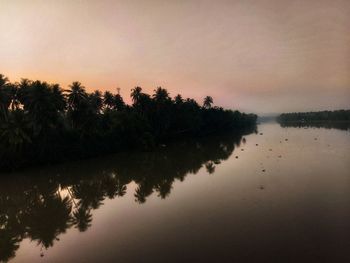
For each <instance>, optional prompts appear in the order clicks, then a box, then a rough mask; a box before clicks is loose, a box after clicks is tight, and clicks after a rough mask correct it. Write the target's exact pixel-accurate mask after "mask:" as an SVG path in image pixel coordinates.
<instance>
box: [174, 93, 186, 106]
mask: <svg viewBox="0 0 350 263" xmlns="http://www.w3.org/2000/svg"><path fill="white" fill-rule="evenodd" d="M174 102H175V104H177V105H178V104H182V103H183V102H184V100H183V98H182V96H181V95H180V94H177V95H176V96H175V98H174Z"/></svg>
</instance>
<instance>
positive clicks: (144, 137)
mask: <svg viewBox="0 0 350 263" xmlns="http://www.w3.org/2000/svg"><path fill="white" fill-rule="evenodd" d="M130 96H131V98H132V102H133V103H132V105H127V104H125V102H124V100H123V98H122V97H121V96H120V95H119V94H112V93H111V92H108V91H106V92H105V93H104V94H102V93H101V92H100V91H94V92H92V93H89V92H87V91H86V89H85V87H84V86H82V84H81V83H79V82H73V83H72V84H71V85H70V86H69V89H67V90H63V89H62V88H61V87H60V86H59V85H58V84H48V83H47V82H42V81H39V80H37V81H31V80H28V79H22V80H21V82H20V83H11V82H9V81H8V79H7V78H6V77H5V76H3V75H1V74H0V169H13V168H16V167H21V166H25V165H31V164H37V163H51V162H57V161H64V160H71V159H81V158H86V157H91V156H97V155H101V154H106V153H114V152H117V151H120V150H123V149H130V148H141V149H152V148H153V147H154V146H155V145H157V144H159V143H162V142H165V141H168V140H171V139H176V138H179V137H183V136H191V137H198V136H203V135H206V134H209V133H215V132H219V131H227V130H233V129H242V128H245V127H248V126H252V125H255V123H256V118H257V116H256V115H254V114H245V113H241V112H239V111H231V110H225V109H223V108H220V107H213V106H212V104H213V99H212V98H211V97H210V96H207V97H205V99H204V101H203V105H199V104H198V103H197V102H196V101H195V100H194V99H188V98H187V99H183V98H182V96H181V95H177V96H175V97H174V98H171V97H170V95H169V93H168V91H167V90H166V89H163V88H161V87H158V88H157V89H155V90H154V93H153V94H152V95H149V94H146V93H143V92H142V88H140V87H135V88H134V89H132V90H131V95H130Z"/></svg>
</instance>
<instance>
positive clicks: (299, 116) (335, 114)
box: [277, 110, 350, 122]
mask: <svg viewBox="0 0 350 263" xmlns="http://www.w3.org/2000/svg"><path fill="white" fill-rule="evenodd" d="M277 119H278V121H279V122H322V121H323V122H325V121H328V122H335V121H336V122H350V110H335V111H317V112H293V113H282V114H281V115H279V116H278V118H277Z"/></svg>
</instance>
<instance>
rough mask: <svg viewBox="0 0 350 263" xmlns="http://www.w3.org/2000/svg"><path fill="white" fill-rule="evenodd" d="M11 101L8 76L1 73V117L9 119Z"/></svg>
mask: <svg viewBox="0 0 350 263" xmlns="http://www.w3.org/2000/svg"><path fill="white" fill-rule="evenodd" d="M11 101H12V93H11V87H10V83H9V81H8V78H6V77H5V76H4V75H2V74H0V118H2V119H4V120H7V118H8V109H9V107H10V105H11Z"/></svg>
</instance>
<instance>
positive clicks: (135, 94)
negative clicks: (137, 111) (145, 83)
mask: <svg viewBox="0 0 350 263" xmlns="http://www.w3.org/2000/svg"><path fill="white" fill-rule="evenodd" d="M141 92H142V88H141V87H135V88H133V89H132V90H131V94H130V97H131V99H132V101H133V103H134V104H137V103H138V102H139V100H140V97H141V94H142V93H141Z"/></svg>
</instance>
